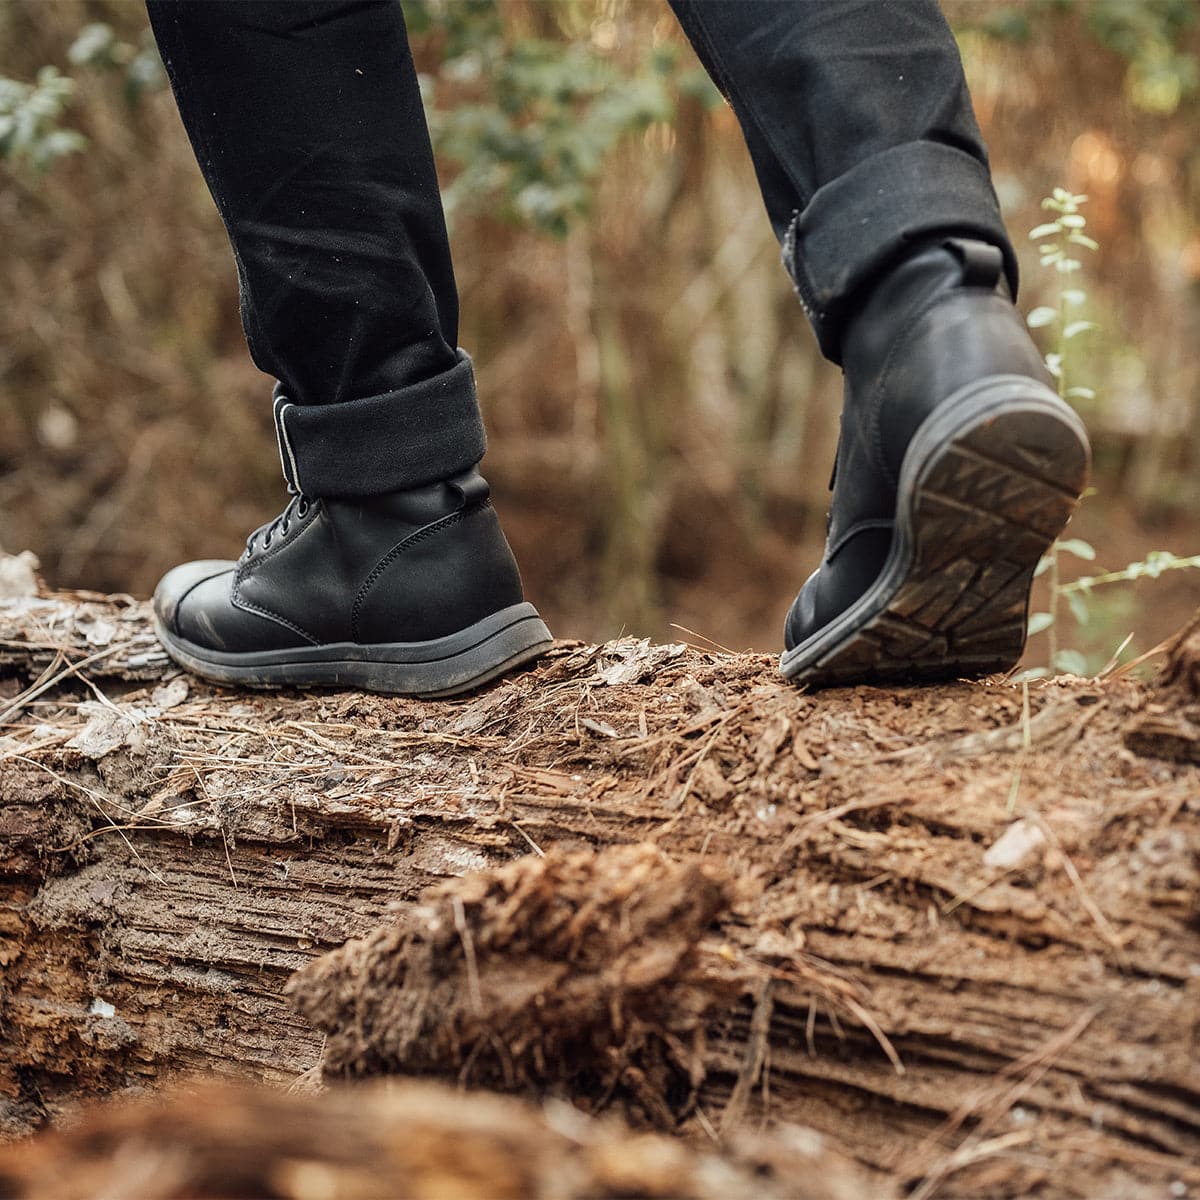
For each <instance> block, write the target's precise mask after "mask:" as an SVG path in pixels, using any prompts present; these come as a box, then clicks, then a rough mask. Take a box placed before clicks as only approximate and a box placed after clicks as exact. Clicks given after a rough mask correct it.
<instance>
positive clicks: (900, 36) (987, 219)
mask: <svg viewBox="0 0 1200 1200" xmlns="http://www.w3.org/2000/svg"><path fill="white" fill-rule="evenodd" d="M671 2H672V6H673V8H674V10H675V13H676V15H677V16H678V18H679V20H680V22H681V23H682V25H683V28H684V30H685V32H686V33H687V35H688V37H689V38H690V39H691V41H692V44H693V45H694V46H695V48H696V51H697V53H698V54H699V55H700V58H701V59H702V60H703V62H704V64H705V66H706V67H707V69H708V71H709V72H710V74H711V75H712V76H713V79H714V80H715V82H716V83H717V85H718V86H719V87H720V88H721V90H722V91H723V92H724V94H725V96H726V97H727V98H728V100H729V102H730V103H731V105H732V106H733V109H734V111H735V112H736V114H737V116H738V119H739V120H740V122H741V125H742V129H743V131H744V133H745V137H746V142H747V145H748V147H749V149H750V154H751V157H752V159H753V161H754V167H755V170H756V172H757V175H758V180H759V184H760V186H761V188H762V193H763V198H764V200H765V202H766V207H767V212H768V215H769V217H770V220H771V223H772V225H773V226H774V229H775V232H776V234H777V236H778V237H779V238H780V241H781V243H782V245H783V253H784V263H785V266H786V267H787V268H788V270H789V272H790V273H791V275H792V278H793V280H794V282H795V284H796V290H797V292H798V293H799V295H800V298H801V301H802V303H803V305H804V307H805V311H806V312H807V313H808V316H809V318H810V320H811V321H812V323H813V326H814V328H815V330H816V332H817V336H818V338H819V340H820V342H821V346H822V349H823V350H824V352H825V353H826V354H827V355H828V356H829V357H831V358H833V359H835V360H836V359H837V358H838V353H839V345H840V333H841V328H842V326H843V323H844V321H845V318H846V314H847V311H848V309H849V307H850V306H851V305H852V304H853V303H854V298H855V294H856V292H858V291H859V289H860V288H862V287H863V285H864V284H867V283H869V281H870V279H871V277H872V276H873V275H874V274H877V273H878V271H879V270H880V269H881V267H883V266H884V265H885V264H886V263H887V262H888V260H891V259H895V258H896V257H897V256H899V255H902V254H903V253H904V249H905V247H906V246H907V245H910V244H911V243H913V242H914V241H918V240H921V239H924V238H928V237H930V236H934V235H938V234H943V233H949V232H955V233H964V234H971V235H974V236H977V237H981V238H983V239H985V240H987V241H990V242H992V243H993V244H995V245H998V246H1000V247H1001V248H1002V249H1003V250H1004V253H1005V256H1006V259H1007V262H1008V270H1009V275H1010V279H1011V282H1012V285H1013V288H1014V291H1015V287H1016V265H1015V259H1014V257H1013V252H1012V247H1011V245H1010V244H1009V242H1008V239H1007V237H1006V235H1005V232H1004V227H1003V225H1002V223H1001V220H1000V214H999V208H998V205H997V203H996V197H995V193H994V192H993V190H992V185H991V180H990V176H989V174H988V167H987V153H986V151H985V149H984V146H983V143H982V140H981V138H980V135H979V130H978V127H977V125H976V123H975V118H974V114H973V112H972V110H971V103H970V98H969V96H968V94H967V87H966V83H965V81H964V79H963V74H962V65H961V62H960V60H959V56H958V51H957V48H956V46H955V44H954V39H953V37H952V35H951V33H950V30H949V29H948V28H947V26H946V23H945V21H944V19H943V18H942V15H941V13H940V11H939V10H938V7H937V4H936V0H671ZM147 7H148V9H149V12H150V19H151V24H152V26H153V29H154V35H155V37H156V39H157V41H158V46H159V49H160V51H161V52H162V56H163V60H164V62H165V63H166V65H167V70H168V73H169V75H170V79H171V84H172V87H173V88H174V91H175V97H176V100H177V101H178V104H179V111H180V113H181V114H182V117H183V121H184V124H185V126H186V127H187V131H188V134H189V136H190V137H191V140H192V144H193V146H194V147H195V151H196V155H197V158H198V159H199V162H200V166H201V169H202V170H203V172H204V175H205V178H206V179H207V180H208V184H209V187H210V188H211V190H212V194H213V197H214V198H215V200H216V202H217V206H218V208H219V209H220V212H221V216H222V218H223V219H224V221H225V225H226V227H227V229H228V231H229V237H230V240H231V241H232V243H233V251H234V256H235V258H236V261H237V267H238V274H239V279H240V284H241V297H242V319H243V323H244V325H245V329H246V336H247V339H248V341H249V343H250V351H251V354H252V355H253V357H254V361H255V362H256V363H257V364H258V366H259V367H260V368H261V369H262V370H263V371H265V372H267V373H268V374H271V375H274V376H276V377H277V378H278V379H279V381H280V387H279V388H277V389H276V391H277V393H278V394H281V395H282V398H280V399H277V401H276V421H277V424H278V425H279V428H280V435H281V436H280V442H281V447H282V448H283V458H284V470H285V473H286V475H287V477H288V480H289V482H290V484H291V485H292V486H293V487H294V488H295V489H296V490H301V491H304V492H306V493H308V494H309V495H313V496H354V495H371V494H376V493H380V492H386V491H391V490H394V489H398V488H405V487H415V486H418V485H420V484H424V483H428V482H432V481H433V480H436V479H443V478H446V477H447V476H450V475H453V474H455V473H457V472H458V471H461V470H464V469H466V468H467V467H469V466H471V465H472V464H473V463H475V462H477V461H478V460H479V459H480V458H481V457H482V455H483V451H484V432H483V424H482V421H481V420H480V416H479V408H478V405H477V403H476V398H475V389H474V379H473V374H472V370H471V363H470V360H469V359H468V358H467V356H466V355H465V354H463V353H462V351H460V350H458V348H457V340H458V296H457V292H456V289H455V283H454V272H453V268H452V266H451V261H450V248H449V245H448V242H447V237H446V227H445V222H444V218H443V215H442V208H441V201H440V197H439V193H438V185H437V178H436V176H435V174H434V165H433V155H432V152H431V149H430V144H429V134H428V131H427V129H426V126H425V118H424V113H423V111H422V107H421V98H420V93H419V91H418V87H417V79H416V74H415V71H414V68H413V62H412V56H411V54H410V51H409V47H408V38H407V34H406V32H405V27H404V19H403V16H402V15H401V11H400V6H399V4H398V3H396V2H394V0H384V2H382V3H371V2H367V3H363V2H352V0H321V2H307V0H304V2H301V0H290V2H288V3H283V2H281V0H265V2H259V0H148V3H147Z"/></svg>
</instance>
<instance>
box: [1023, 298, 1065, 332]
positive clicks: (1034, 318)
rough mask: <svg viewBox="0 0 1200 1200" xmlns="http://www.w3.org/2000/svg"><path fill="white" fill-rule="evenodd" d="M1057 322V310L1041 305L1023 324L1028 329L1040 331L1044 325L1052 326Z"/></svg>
mask: <svg viewBox="0 0 1200 1200" xmlns="http://www.w3.org/2000/svg"><path fill="white" fill-rule="evenodd" d="M1057 320H1058V309H1056V308H1050V307H1049V306H1047V305H1045V304H1041V305H1039V306H1038V307H1037V308H1035V309H1034V310H1033V312H1031V313H1030V314H1029V316H1027V317H1026V318H1025V323H1026V324H1027V325H1028V326H1029V328H1030V329H1041V328H1042V327H1043V326H1045V325H1053V324H1054V322H1055V321H1057Z"/></svg>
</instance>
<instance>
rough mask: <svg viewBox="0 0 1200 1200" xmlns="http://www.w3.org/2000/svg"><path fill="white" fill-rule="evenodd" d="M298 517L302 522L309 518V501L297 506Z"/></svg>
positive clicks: (301, 502)
mask: <svg viewBox="0 0 1200 1200" xmlns="http://www.w3.org/2000/svg"><path fill="white" fill-rule="evenodd" d="M296 516H297V517H299V518H300V520H302V521H303V520H304V518H305V517H307V516H308V501H307V500H301V501H300V503H299V504H297V505H296Z"/></svg>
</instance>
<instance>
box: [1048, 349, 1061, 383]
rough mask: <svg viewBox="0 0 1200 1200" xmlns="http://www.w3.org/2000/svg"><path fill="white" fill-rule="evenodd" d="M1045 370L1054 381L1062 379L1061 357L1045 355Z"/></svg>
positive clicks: (1059, 355) (1058, 355)
mask: <svg viewBox="0 0 1200 1200" xmlns="http://www.w3.org/2000/svg"><path fill="white" fill-rule="evenodd" d="M1046 370H1047V371H1049V372H1050V374H1051V375H1053V376H1054V378H1055V379H1061V378H1062V355H1061V354H1047V355H1046Z"/></svg>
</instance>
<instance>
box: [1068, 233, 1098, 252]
mask: <svg viewBox="0 0 1200 1200" xmlns="http://www.w3.org/2000/svg"><path fill="white" fill-rule="evenodd" d="M1067 241H1068V242H1073V243H1074V244H1075V245H1076V246H1086V247H1087V248H1088V249H1089V250H1099V249H1100V243H1099V242H1097V241H1095V240H1094V239H1092V238H1090V237H1088V235H1087V234H1086V233H1080V232H1079V230H1075V232H1074V233H1072V234H1071V236H1070V237H1069V238H1067Z"/></svg>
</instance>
